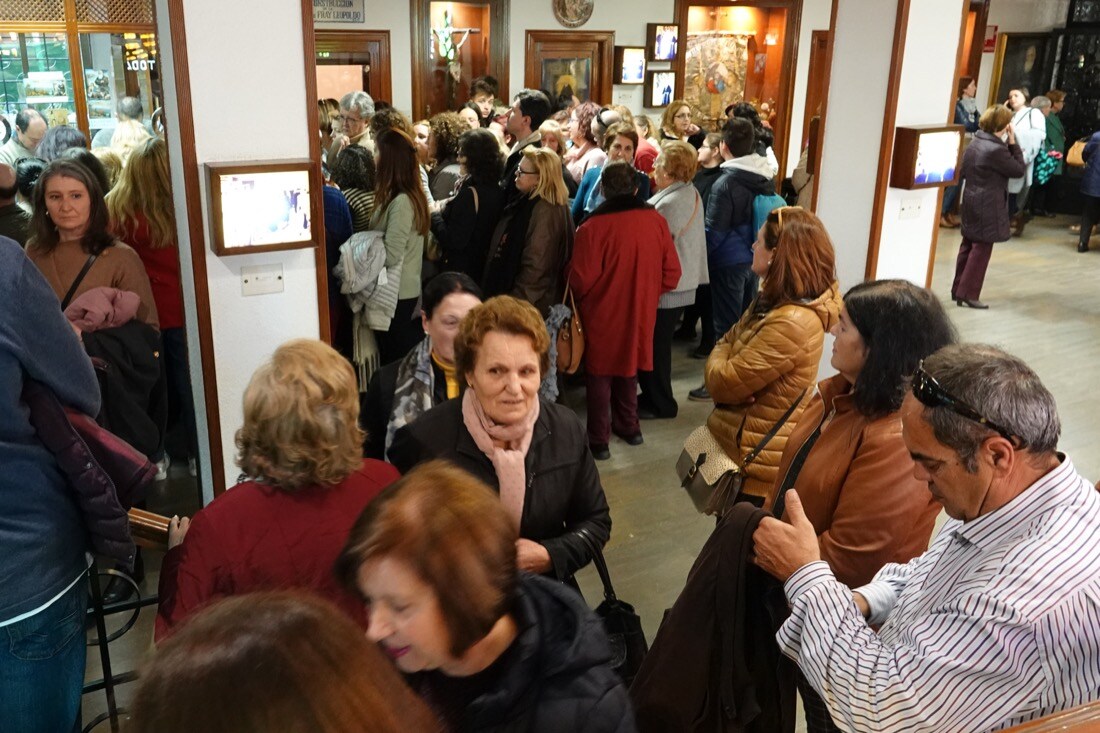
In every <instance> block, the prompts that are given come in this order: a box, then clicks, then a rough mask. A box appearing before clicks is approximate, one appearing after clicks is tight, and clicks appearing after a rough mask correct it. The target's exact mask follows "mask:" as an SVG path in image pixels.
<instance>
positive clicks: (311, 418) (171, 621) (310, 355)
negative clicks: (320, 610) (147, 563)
mask: <svg viewBox="0 0 1100 733" xmlns="http://www.w3.org/2000/svg"><path fill="white" fill-rule="evenodd" d="M358 420H359V389H358V386H357V384H356V381H355V373H354V372H353V371H352V368H351V365H350V364H349V363H348V362H347V360H345V359H344V358H343V357H342V356H340V355H339V354H338V353H337V352H336V351H335V350H334V349H332V348H331V347H330V346H327V345H325V344H323V343H321V342H320V341H312V340H307V339H300V340H296V341H290V342H288V343H285V344H283V345H282V346H280V347H279V348H278V349H276V350H275V354H274V355H273V356H272V357H271V360H270V361H269V362H267V363H266V364H264V365H263V366H261V367H260V368H259V369H258V370H257V371H256V373H255V374H253V375H252V381H251V382H249V384H248V389H246V390H245V393H244V426H243V427H241V429H240V430H238V431H237V448H238V449H239V451H240V454H239V455H238V457H237V465H239V466H240V467H241V470H242V471H243V472H244V475H245V476H248V477H249V479H248V480H247V481H244V482H242V483H240V484H237V485H236V486H235V487H233V489H231V490H230V491H227V492H225V493H224V494H222V495H221V496H219V497H218V498H216V499H215V500H214V501H213V502H211V503H210V504H209V505H208V506H207V507H205V508H203V509H202V510H200V511H199V512H198V513H197V514H196V515H195V517H194V518H193V519H192V520H191V521H190V522H189V521H188V520H187V519H183V520H180V519H178V518H173V519H172V523H171V525H170V527H169V535H168V547H169V550H168V554H167V555H165V557H164V564H163V565H162V566H161V573H160V609H159V610H158V612H157V622H156V638H157V640H158V641H159V640H161V639H163V638H165V637H166V636H167V635H168V634H170V633H171V632H172V631H173V630H174V628H175V627H176V625H177V624H179V623H180V622H181V621H183V620H184V619H185V618H187V617H188V616H190V615H191V614H193V613H195V612H196V611H198V610H199V609H200V608H202V607H203V606H205V605H207V604H209V603H210V602H212V601H214V600H216V599H219V598H224V597H227V596H232V595H238V594H241V593H249V592H252V591H260V590H279V589H286V588H300V589H303V590H307V591H312V592H313V593H315V594H317V595H319V596H321V597H322V598H326V599H328V600H329V601H331V602H333V603H335V604H336V605H337V606H339V607H340V608H341V609H343V610H344V612H345V613H347V614H348V616H349V617H350V618H351V619H352V620H353V621H355V622H356V623H358V624H360V625H361V626H362V627H363V628H364V629H365V628H366V616H365V612H364V608H363V604H362V603H361V602H359V601H357V600H356V599H355V598H354V597H352V596H351V595H350V594H349V593H348V592H346V591H345V590H343V589H342V588H341V587H340V586H339V585H338V584H337V582H336V580H335V578H334V576H333V573H332V567H333V563H334V562H335V561H336V557H337V556H338V555H339V554H340V548H341V547H342V546H343V543H344V540H345V539H347V536H348V532H349V531H350V530H351V525H352V523H353V522H354V521H355V518H356V517H357V516H359V513H360V512H361V511H362V510H363V508H364V507H365V506H366V505H367V504H368V503H370V501H371V500H372V499H374V497H375V496H377V495H378V494H379V492H381V491H382V489H383V488H385V487H386V486H387V485H389V484H390V483H391V482H393V481H394V480H395V479H396V478H397V470H396V469H394V468H393V467H392V466H390V465H389V464H386V463H382V462H381V461H376V460H372V459H363V458H362V447H363V431H362V430H360V429H359V427H358V424H359V423H358Z"/></svg>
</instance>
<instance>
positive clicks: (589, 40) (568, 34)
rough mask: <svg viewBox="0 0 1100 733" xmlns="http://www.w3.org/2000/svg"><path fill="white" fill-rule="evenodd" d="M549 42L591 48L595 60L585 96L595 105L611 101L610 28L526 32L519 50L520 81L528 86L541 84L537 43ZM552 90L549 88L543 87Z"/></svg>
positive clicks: (612, 50)
mask: <svg viewBox="0 0 1100 733" xmlns="http://www.w3.org/2000/svg"><path fill="white" fill-rule="evenodd" d="M544 43H546V44H551V45H554V46H561V47H563V49H568V50H566V51H565V52H566V53H570V52H571V51H572V50H576V51H581V50H582V49H583V51H588V50H594V51H595V54H596V56H597V57H598V59H596V60H594V61H593V64H592V85H591V87H589V94H588V97H589V99H591V100H592V101H597V100H599V104H611V86H612V82H613V81H614V79H613V77H614V70H613V69H612V64H613V62H614V60H615V32H614V31H527V35H526V38H525V42H524V49H523V83H524V85H525V86H527V87H530V88H532V89H539V88H540V87H541V86H542V66H541V64H540V63H539V62H540V61H541V60H542V59H541V55H540V54H539V53H537V52H538V50H539V47H540V45H541V44H544ZM546 91H548V92H551V93H552V90H546Z"/></svg>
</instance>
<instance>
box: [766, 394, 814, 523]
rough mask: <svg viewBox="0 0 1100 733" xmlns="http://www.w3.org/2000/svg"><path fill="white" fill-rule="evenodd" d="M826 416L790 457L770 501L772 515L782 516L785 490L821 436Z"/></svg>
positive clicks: (785, 506)
mask: <svg viewBox="0 0 1100 733" xmlns="http://www.w3.org/2000/svg"><path fill="white" fill-rule="evenodd" d="M827 418H828V413H826V414H825V416H823V417H822V419H821V422H819V423H818V424H817V427H816V428H814V431H813V432H812V433H810V436H809V437H808V438H806V440H805V441H804V442H803V443H802V446H801V447H800V448H799V449H798V452H797V453H795V454H794V458H792V459H791V465H790V466H789V467H788V468H787V475H785V476H784V477H783V482H782V483H781V484H780V485H779V491H777V492H776V494H775V501H773V502H772V514H773V515H774V516H776V517H782V516H783V510H784V509H786V508H787V490H788V489H790V488H792V487H793V486H794V482H795V481H797V480H798V474H799V473H801V472H802V464H804V463H805V462H806V456H808V455H809V454H810V450H811V449H812V448H813V447H814V443H816V442H817V439H818V438H820V437H821V428H822V426H823V425H824V424H825V420H826V419H827Z"/></svg>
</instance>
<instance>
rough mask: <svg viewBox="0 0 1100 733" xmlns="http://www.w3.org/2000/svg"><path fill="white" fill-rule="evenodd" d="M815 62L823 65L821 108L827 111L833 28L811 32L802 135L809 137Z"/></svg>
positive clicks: (800, 146)
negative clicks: (821, 48) (819, 48)
mask: <svg viewBox="0 0 1100 733" xmlns="http://www.w3.org/2000/svg"><path fill="white" fill-rule="evenodd" d="M822 40H824V43H825V51H824V53H823V54H822V55H821V56H820V57H818V58H816V59H815V57H814V52H815V51H816V50H817V44H818V42H820V41H822ZM815 61H817V63H820V64H821V68H822V72H823V73H822V75H821V86H822V91H823V94H822V97H821V108H822V109H825V100H826V99H827V98H828V96H829V68H830V67H831V66H832V61H833V31H832V29H831V28H830V29H828V30H818V31H811V32H810V55H809V58H807V59H806V66H807V68H806V97H807V99H806V109H804V110H803V111H802V134H803V136H808V135H809V130H810V120H812V119H813V117H814V110H813V108H812V107H813V105H811V104H810V103H809V89H810V80H811V79H812V78H813V76H812V74H811V72H812V71H813V70H814V62H815ZM820 127H821V123H820V122H819V123H818V129H819V131H820ZM798 148H799V150H800V151H801V150H802V141H801V140H799V141H798Z"/></svg>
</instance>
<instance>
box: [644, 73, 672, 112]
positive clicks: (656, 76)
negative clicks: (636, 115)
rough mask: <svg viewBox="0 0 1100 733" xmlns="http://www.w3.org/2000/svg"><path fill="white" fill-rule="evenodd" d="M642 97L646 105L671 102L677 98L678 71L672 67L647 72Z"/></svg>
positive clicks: (662, 105) (666, 104) (655, 105)
mask: <svg viewBox="0 0 1100 733" xmlns="http://www.w3.org/2000/svg"><path fill="white" fill-rule="evenodd" d="M642 99H643V106H645V107H667V106H668V105H669V104H671V103H672V100H674V99H676V72H675V71H672V70H671V69H665V70H661V71H648V72H646V75H645V86H644V87H643V92H642Z"/></svg>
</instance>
